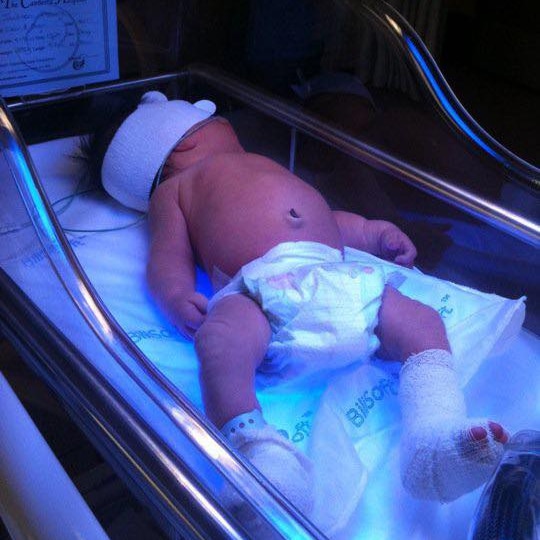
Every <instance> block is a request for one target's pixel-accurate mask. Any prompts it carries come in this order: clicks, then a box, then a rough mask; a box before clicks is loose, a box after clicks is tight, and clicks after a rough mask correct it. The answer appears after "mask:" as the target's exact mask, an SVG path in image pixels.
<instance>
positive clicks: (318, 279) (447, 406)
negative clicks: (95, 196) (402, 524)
mask: <svg viewBox="0 0 540 540" xmlns="http://www.w3.org/2000/svg"><path fill="white" fill-rule="evenodd" d="M213 112H214V107H213V104H211V103H210V102H198V103H196V104H195V105H191V104H189V103H187V102H183V101H167V98H166V97H165V96H163V95H162V94H160V93H158V92H150V93H147V94H145V96H143V100H142V102H141V104H140V105H139V107H138V108H137V109H136V110H135V111H134V112H133V113H132V114H131V115H130V116H128V117H127V119H126V120H125V121H124V122H123V123H122V125H121V126H120V128H119V129H118V130H117V131H116V133H115V135H114V137H113V138H112V142H111V143H110V145H109V146H108V149H107V151H106V154H105V158H104V161H103V168H102V179H103V185H104V187H105V189H107V191H109V193H110V194H111V195H113V196H114V197H115V198H117V199H118V200H119V201H120V202H122V203H123V204H126V205H128V206H131V207H132V208H136V209H138V210H141V211H146V209H148V215H149V224H150V232H151V247H150V259H149V262H148V272H147V276H148V283H149V286H150V290H151V292H152V294H153V296H154V298H155V300H156V302H157V304H158V305H159V307H160V308H161V309H162V310H163V312H164V313H165V314H166V315H167V316H168V318H169V319H170V320H171V321H172V322H173V323H174V325H175V326H176V328H177V329H178V330H179V331H180V332H182V333H183V334H184V335H185V336H186V337H188V338H192V339H194V342H195V348H196V352H197V356H198V359H199V362H200V383H201V386H202V395H203V401H204V406H205V411H206V414H207V415H208V417H209V419H210V420H211V421H212V422H213V423H214V424H215V425H216V426H217V427H218V428H219V429H221V430H222V432H223V433H224V435H225V436H226V437H227V438H228V439H229V440H230V442H231V444H232V445H233V446H234V447H235V448H236V449H238V450H239V451H240V452H241V453H243V454H244V455H245V456H246V457H247V458H248V459H249V460H250V461H251V462H252V463H253V464H254V466H255V467H257V468H258V469H259V470H260V471H261V472H262V473H263V474H264V475H265V476H266V477H267V478H268V479H269V480H270V481H271V482H273V483H274V484H275V485H276V486H277V487H278V488H279V489H280V490H281V491H282V492H283V493H284V495H285V496H287V497H288V498H289V499H290V500H291V501H292V502H294V503H295V504H296V505H297V506H298V507H299V508H300V509H301V510H302V511H304V512H306V513H307V514H308V515H309V513H310V510H311V507H312V504H313V501H312V493H313V490H312V488H311V485H310V481H311V475H310V466H311V465H310V462H309V460H308V459H307V458H306V457H305V456H304V455H303V454H302V453H301V452H299V451H298V450H297V449H296V448H295V447H294V445H293V444H291V443H290V442H289V441H287V440H285V439H284V438H283V437H282V436H281V435H280V434H279V433H278V432H277V430H276V429H274V428H273V427H272V426H269V425H267V424H266V423H265V421H264V416H263V413H262V411H261V408H260V405H259V403H258V401H257V397H256V394H255V374H256V372H257V370H261V371H266V372H272V373H282V372H284V371H287V372H288V373H292V374H295V375H298V374H302V373H305V372H307V371H309V370H313V369H321V367H334V366H341V365H344V364H347V363H350V362H352V361H355V360H358V359H361V358H366V359H367V358H368V357H369V356H370V355H371V354H372V353H374V352H375V350H376V349H377V348H378V347H379V346H380V349H379V352H380V354H382V355H383V356H384V355H386V356H387V357H389V358H391V359H392V360H399V361H402V362H404V366H403V368H402V373H401V382H400V385H401V389H400V400H401V405H402V410H403V419H404V427H405V429H404V435H403V443H402V478H403V481H404V484H405V487H406V488H407V489H408V490H410V491H411V492H412V493H413V494H414V495H416V496H419V497H422V498H435V499H439V500H445V501H447V500H452V499H455V498H456V497H458V496H460V495H461V494H463V493H464V492H466V491H469V490H471V489H473V488H475V487H477V486H478V485H479V484H480V483H482V482H483V481H485V480H486V478H487V476H488V475H489V474H490V472H491V470H492V468H493V466H494V464H496V462H497V460H498V458H499V456H500V454H501V452H502V446H503V444H504V443H505V442H506V441H507V438H508V436H507V434H506V432H505V431H504V430H503V428H502V427H501V426H500V425H498V424H495V423H493V422H487V421H485V420H469V419H467V415H466V411H465V405H464V399H463V395H462V393H461V390H460V389H459V386H458V383H457V380H456V377H455V374H454V371H453V364H452V354H451V351H450V347H449V344H448V341H447V338H446V334H445V329H444V326H443V324H442V322H441V320H440V317H439V315H438V313H437V312H436V311H435V310H433V309H432V308H428V307H427V306H425V305H423V304H420V303H419V302H416V301H414V300H411V299H409V298H407V297H405V296H403V295H401V294H400V293H399V292H398V291H396V290H395V289H394V288H392V287H390V286H388V283H391V282H392V276H391V275H386V274H385V273H384V272H383V271H382V270H381V269H379V268H377V267H376V266H370V267H366V266H361V265H359V263H355V262H349V261H347V260H346V257H345V256H344V246H350V247H353V248H356V249H359V250H363V251H366V252H369V253H371V254H373V255H375V256H377V257H379V258H381V259H385V260H388V261H393V262H395V263H397V264H399V265H403V266H406V267H411V266H412V265H413V262H414V259H415V256H416V250H415V247H414V245H413V244H412V242H411V241H410V240H409V238H408V237H407V236H406V235H405V234H404V233H403V232H401V231H400V230H399V229H398V228H397V227H396V226H394V225H393V224H391V223H389V222H386V221H374V220H366V219H364V218H362V217H361V216H358V215H355V214H351V213H347V212H340V211H332V210H331V209H330V208H329V206H328V205H327V203H326V202H325V201H324V199H323V198H322V196H321V195H320V194H319V193H318V192H317V191H316V190H315V189H313V188H312V187H311V186H309V185H308V184H306V183H305V182H303V181H302V180H300V179H299V178H298V177H296V176H295V175H293V174H292V173H290V172H289V171H288V170H287V169H285V168H283V167H282V166H280V165H279V164H277V163H276V162H274V161H272V160H270V159H267V158H265V157H263V156H260V155H255V154H251V153H248V152H246V151H245V150H244V149H243V148H242V146H241V145H240V143H239V141H238V139H237V137H236V135H235V132H234V130H233V128H232V127H231V125H230V124H229V123H228V122H227V121H226V120H224V119H223V118H219V117H213V116H212V114H213ZM156 184H157V187H156ZM196 265H200V266H201V267H202V268H203V269H204V270H205V271H206V272H207V273H208V275H209V276H210V277H211V279H212V283H213V286H214V289H215V296H214V297H213V298H212V299H211V301H210V303H208V299H207V298H206V297H204V296H203V295H201V294H200V293H198V292H197V291H196V290H195V266H196ZM314 321H315V322H314ZM377 325H378V326H377ZM336 336H337V337H336ZM377 336H378V337H377ZM379 340H380V341H379ZM276 464H279V466H276Z"/></svg>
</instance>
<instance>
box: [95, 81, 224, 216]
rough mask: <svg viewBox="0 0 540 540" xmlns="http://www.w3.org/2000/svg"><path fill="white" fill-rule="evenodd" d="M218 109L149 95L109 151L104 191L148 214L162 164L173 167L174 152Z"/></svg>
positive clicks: (118, 132) (208, 104) (103, 170)
mask: <svg viewBox="0 0 540 540" xmlns="http://www.w3.org/2000/svg"><path fill="white" fill-rule="evenodd" d="M215 110H216V107H215V105H214V104H213V103H212V102H211V101H206V100H203V101H198V102H197V103H194V104H191V103H189V102H187V101H181V100H172V101H169V100H168V99H167V98H166V97H165V95H163V94H162V93H161V92H147V93H146V94H144V95H143V97H142V99H141V102H140V103H139V105H138V107H137V108H136V109H135V111H133V112H132V113H131V114H129V116H127V118H125V120H123V122H122V123H121V124H120V126H119V128H118V129H117V130H116V132H115V134H114V136H113V137H112V140H111V142H110V144H109V145H108V148H107V149H106V151H105V154H104V158H103V164H102V167H101V180H102V184H103V187H104V189H105V190H106V191H107V192H108V193H109V195H111V196H112V197H113V198H115V199H116V200H117V201H118V202H120V203H122V204H123V205H125V206H128V207H130V208H134V209H136V210H140V211H143V212H144V211H146V210H147V209H148V203H149V199H150V194H151V192H152V189H153V187H154V186H155V183H157V182H158V181H159V179H160V176H161V173H162V169H163V166H164V165H165V163H166V162H168V164H169V166H170V164H171V162H172V163H173V164H174V156H172V153H173V151H174V150H175V149H176V148H179V149H181V147H182V144H181V142H182V140H183V139H186V137H187V136H189V135H190V134H194V133H195V132H196V131H197V130H198V129H199V128H201V127H203V126H204V125H205V123H207V122H209V121H210V120H211V117H212V115H213V114H214V112H215ZM193 136H194V135H191V137H193ZM191 137H190V138H191ZM179 143H180V144H179Z"/></svg>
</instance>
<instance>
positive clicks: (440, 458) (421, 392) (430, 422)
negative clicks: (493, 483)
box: [399, 349, 503, 501]
mask: <svg viewBox="0 0 540 540" xmlns="http://www.w3.org/2000/svg"><path fill="white" fill-rule="evenodd" d="M399 399H400V403H401V408H402V416H403V428H404V432H403V436H402V441H401V478H402V481H403V485H404V487H405V488H406V489H407V490H408V491H409V492H410V493H411V494H412V495H414V496H415V497H418V498H421V499H436V500H439V501H452V500H454V499H457V498H458V497H460V496H461V495H463V494H464V493H467V492H469V491H471V490H473V489H475V488H477V487H478V486H479V485H481V484H482V483H484V482H485V481H486V480H487V479H488V477H489V475H490V474H491V472H492V471H493V468H494V467H495V465H496V464H497V462H498V461H499V459H500V456H501V455H502V452H503V445H502V444H501V443H499V442H497V441H496V440H494V438H493V435H492V433H491V431H490V429H489V426H488V422H487V420H485V419H482V420H478V419H470V418H467V414H466V408H465V400H464V397H463V393H462V392H461V390H460V388H459V385H458V380H457V377H456V374H455V372H454V369H453V365H452V355H451V354H450V353H449V352H448V351H445V350H439V349H432V350H428V351H424V352H422V353H420V354H417V355H414V356H411V357H410V358H409V359H408V360H407V362H406V363H405V365H404V366H403V368H402V370H401V376H400V389H399ZM473 427H482V428H484V429H485V431H486V434H487V435H486V438H484V439H481V440H480V441H477V440H474V439H473V438H472V436H471V431H470V430H471V428H473Z"/></svg>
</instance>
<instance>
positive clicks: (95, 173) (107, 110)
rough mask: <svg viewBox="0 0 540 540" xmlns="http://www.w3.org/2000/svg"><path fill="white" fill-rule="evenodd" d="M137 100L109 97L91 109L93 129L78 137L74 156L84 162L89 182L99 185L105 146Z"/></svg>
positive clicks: (131, 110) (106, 146)
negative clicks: (77, 145)
mask: <svg viewBox="0 0 540 540" xmlns="http://www.w3.org/2000/svg"><path fill="white" fill-rule="evenodd" d="M138 102H139V98H138V97H137V99H136V100H134V99H128V100H120V99H110V100H108V101H107V102H105V103H104V104H103V105H100V106H96V107H95V110H93V111H92V118H91V122H92V125H93V126H94V129H93V131H92V133H91V134H90V135H86V136H83V137H81V138H80V140H79V149H78V153H77V155H76V156H75V157H76V158H77V159H79V160H81V161H83V162H84V164H85V166H86V174H87V177H88V179H89V181H90V184H92V185H94V186H101V167H102V165H103V159H104V158H105V153H106V152H107V148H108V147H109V144H110V143H111V141H112V139H113V137H114V135H115V133H116V132H117V131H118V128H119V127H120V126H121V125H122V123H123V122H124V120H125V119H126V118H127V117H128V116H129V115H130V114H131V113H132V112H133V111H134V110H135V109H136V107H137V103H138Z"/></svg>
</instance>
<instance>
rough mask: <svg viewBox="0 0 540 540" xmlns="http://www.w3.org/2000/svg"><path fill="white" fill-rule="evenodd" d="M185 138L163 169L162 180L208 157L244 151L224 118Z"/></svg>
mask: <svg viewBox="0 0 540 540" xmlns="http://www.w3.org/2000/svg"><path fill="white" fill-rule="evenodd" d="M194 129H195V130H194V132H193V133H192V134H191V135H188V136H187V137H185V138H184V139H183V140H182V141H181V142H180V143H178V145H177V146H176V147H175V148H174V150H173V151H172V152H171V154H170V155H169V157H168V159H167V161H166V163H165V166H164V168H163V174H162V178H166V177H167V176H169V175H170V174H173V173H174V172H176V171H179V170H182V169H185V168H186V167H188V166H189V165H192V164H193V163H196V162H197V161H200V160H201V159H203V158H205V157H206V156H208V155H212V154H219V153H222V152H235V151H243V149H242V147H241V146H240V143H239V142H238V138H237V137H236V133H235V132H234V129H233V128H232V126H231V125H230V124H229V122H227V120H225V119H224V118H220V117H216V118H215V119H214V120H213V121H212V122H209V123H208V124H206V125H205V126H203V127H202V128H200V129H197V127H196V126H195V128H194Z"/></svg>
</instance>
